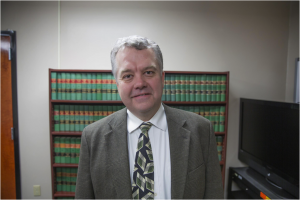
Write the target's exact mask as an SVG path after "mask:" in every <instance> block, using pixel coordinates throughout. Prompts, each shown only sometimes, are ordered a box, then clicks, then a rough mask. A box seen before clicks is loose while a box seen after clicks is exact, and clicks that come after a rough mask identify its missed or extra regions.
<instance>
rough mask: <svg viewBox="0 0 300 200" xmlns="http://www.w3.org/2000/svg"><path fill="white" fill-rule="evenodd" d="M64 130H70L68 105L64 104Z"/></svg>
mask: <svg viewBox="0 0 300 200" xmlns="http://www.w3.org/2000/svg"><path fill="white" fill-rule="evenodd" d="M65 131H70V105H65Z"/></svg>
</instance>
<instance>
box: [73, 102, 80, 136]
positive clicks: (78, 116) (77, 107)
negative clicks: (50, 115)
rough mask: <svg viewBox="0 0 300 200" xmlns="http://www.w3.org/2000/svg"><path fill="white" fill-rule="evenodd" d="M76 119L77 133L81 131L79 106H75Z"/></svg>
mask: <svg viewBox="0 0 300 200" xmlns="http://www.w3.org/2000/svg"><path fill="white" fill-rule="evenodd" d="M74 107H75V111H74V118H75V131H80V113H79V111H80V109H79V105H75V106H74Z"/></svg>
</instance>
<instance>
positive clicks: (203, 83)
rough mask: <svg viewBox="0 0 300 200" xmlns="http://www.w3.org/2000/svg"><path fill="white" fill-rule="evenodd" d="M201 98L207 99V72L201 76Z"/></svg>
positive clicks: (202, 99)
mask: <svg viewBox="0 0 300 200" xmlns="http://www.w3.org/2000/svg"><path fill="white" fill-rule="evenodd" d="M200 100H201V101H202V102H204V101H206V74H202V75H201V77H200Z"/></svg>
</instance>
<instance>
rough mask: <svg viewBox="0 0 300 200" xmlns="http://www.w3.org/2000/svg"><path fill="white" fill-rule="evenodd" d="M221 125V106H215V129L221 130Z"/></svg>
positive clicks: (216, 130)
mask: <svg viewBox="0 0 300 200" xmlns="http://www.w3.org/2000/svg"><path fill="white" fill-rule="evenodd" d="M219 127H220V106H215V126H214V131H215V132H219V129H220V128H219Z"/></svg>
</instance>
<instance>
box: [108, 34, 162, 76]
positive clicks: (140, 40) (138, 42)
mask: <svg viewBox="0 0 300 200" xmlns="http://www.w3.org/2000/svg"><path fill="white" fill-rule="evenodd" d="M125 47H133V48H135V49H137V50H143V49H153V51H154V54H155V58H156V61H157V63H158V66H159V69H160V72H161V74H162V72H163V57H162V53H161V51H160V48H159V46H158V45H157V44H156V43H155V42H154V41H152V40H150V39H148V38H145V37H142V36H138V35H132V36H129V37H123V38H119V39H118V41H117V43H116V44H115V46H114V48H113V49H112V50H111V53H110V60H111V66H112V73H113V75H114V77H115V79H116V81H117V77H116V76H117V73H116V72H117V66H116V65H117V64H116V56H117V53H118V51H119V50H120V49H124V48H125Z"/></svg>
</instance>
